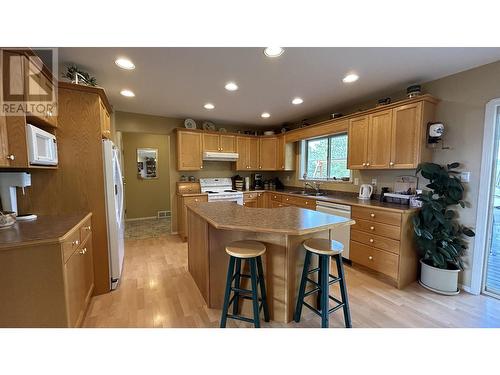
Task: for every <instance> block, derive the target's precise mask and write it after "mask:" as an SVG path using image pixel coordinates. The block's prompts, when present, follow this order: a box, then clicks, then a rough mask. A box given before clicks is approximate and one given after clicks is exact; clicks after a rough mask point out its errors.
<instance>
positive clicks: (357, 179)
mask: <svg viewBox="0 0 500 375" xmlns="http://www.w3.org/2000/svg"><path fill="white" fill-rule="evenodd" d="M354 185H359V178H357V177H355V178H354Z"/></svg>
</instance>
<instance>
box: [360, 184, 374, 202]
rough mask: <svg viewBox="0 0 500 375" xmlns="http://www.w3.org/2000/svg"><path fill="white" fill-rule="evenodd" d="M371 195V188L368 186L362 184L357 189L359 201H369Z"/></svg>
mask: <svg viewBox="0 0 500 375" xmlns="http://www.w3.org/2000/svg"><path fill="white" fill-rule="evenodd" d="M372 193H373V186H372V185H369V184H362V185H361V186H360V187H359V196H358V198H359V199H370V197H371V196H372Z"/></svg>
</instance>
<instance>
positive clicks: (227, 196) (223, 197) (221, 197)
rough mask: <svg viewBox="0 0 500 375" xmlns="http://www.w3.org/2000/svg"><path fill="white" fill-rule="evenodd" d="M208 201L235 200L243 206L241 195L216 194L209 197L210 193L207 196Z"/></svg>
mask: <svg viewBox="0 0 500 375" xmlns="http://www.w3.org/2000/svg"><path fill="white" fill-rule="evenodd" d="M208 201H209V202H235V203H237V204H239V205H240V206H243V195H236V196H235V195H233V196H230V195H226V196H224V195H218V196H217V197H215V196H214V197H211V196H210V195H209V196H208Z"/></svg>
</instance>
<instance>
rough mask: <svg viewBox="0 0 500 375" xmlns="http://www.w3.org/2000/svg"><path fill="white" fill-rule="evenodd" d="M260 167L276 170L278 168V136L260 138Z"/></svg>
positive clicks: (265, 169) (264, 169)
mask: <svg viewBox="0 0 500 375" xmlns="http://www.w3.org/2000/svg"><path fill="white" fill-rule="evenodd" d="M259 151H260V152H259V169H261V170H263V171H275V170H277V169H278V166H277V162H278V138H277V137H263V138H259Z"/></svg>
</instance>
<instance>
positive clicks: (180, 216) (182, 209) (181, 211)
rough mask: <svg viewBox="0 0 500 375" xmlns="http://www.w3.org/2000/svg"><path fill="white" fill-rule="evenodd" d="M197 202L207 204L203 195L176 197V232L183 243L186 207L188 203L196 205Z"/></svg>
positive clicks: (206, 197) (185, 228)
mask: <svg viewBox="0 0 500 375" xmlns="http://www.w3.org/2000/svg"><path fill="white" fill-rule="evenodd" d="M198 202H208V196H207V195H206V194H205V195H197V196H189V197H184V196H180V195H179V196H178V200H177V227H178V228H177V231H178V233H179V236H180V237H181V239H182V240H183V241H186V239H187V233H188V228H187V207H186V204H188V203H198Z"/></svg>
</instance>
